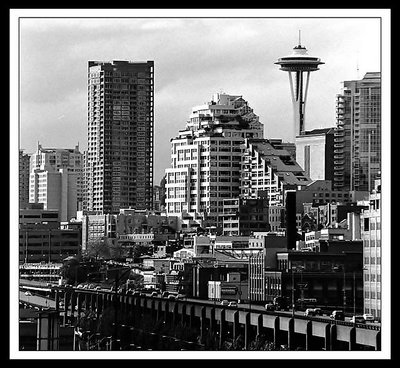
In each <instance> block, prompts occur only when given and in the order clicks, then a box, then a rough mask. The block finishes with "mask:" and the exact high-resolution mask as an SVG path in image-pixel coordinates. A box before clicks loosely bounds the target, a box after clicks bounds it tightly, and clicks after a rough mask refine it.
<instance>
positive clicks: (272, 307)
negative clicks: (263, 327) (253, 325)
mask: <svg viewBox="0 0 400 368" xmlns="http://www.w3.org/2000/svg"><path fill="white" fill-rule="evenodd" d="M265 310H267V311H274V310H275V305H274V304H273V303H267V304H265Z"/></svg>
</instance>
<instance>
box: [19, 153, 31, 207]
mask: <svg viewBox="0 0 400 368" xmlns="http://www.w3.org/2000/svg"><path fill="white" fill-rule="evenodd" d="M29 162H30V155H28V154H26V153H24V151H23V150H19V182H18V183H19V208H24V207H25V206H26V205H27V204H28V203H29Z"/></svg>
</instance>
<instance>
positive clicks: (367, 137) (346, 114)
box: [333, 72, 381, 192]
mask: <svg viewBox="0 0 400 368" xmlns="http://www.w3.org/2000/svg"><path fill="white" fill-rule="evenodd" d="M336 117H337V118H336V119H337V121H336V124H337V126H336V129H335V146H334V154H333V158H334V188H335V189H341V190H351V191H369V192H370V191H371V190H372V187H373V183H374V180H375V179H376V178H377V176H378V175H380V171H381V74H380V73H379V72H373V73H366V74H365V76H364V78H363V79H361V80H353V81H345V82H343V91H342V93H341V94H339V95H337V97H336Z"/></svg>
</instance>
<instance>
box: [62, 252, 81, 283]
mask: <svg viewBox="0 0 400 368" xmlns="http://www.w3.org/2000/svg"><path fill="white" fill-rule="evenodd" d="M60 273H61V276H62V277H63V279H64V280H65V283H66V284H71V285H73V284H79V283H81V282H83V281H86V269H85V268H83V267H81V266H80V263H79V261H78V259H77V258H75V257H68V258H66V259H65V260H64V264H63V265H62V267H61V269H60Z"/></svg>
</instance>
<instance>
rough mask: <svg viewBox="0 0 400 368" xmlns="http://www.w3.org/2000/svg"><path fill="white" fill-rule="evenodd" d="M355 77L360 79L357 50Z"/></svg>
mask: <svg viewBox="0 0 400 368" xmlns="http://www.w3.org/2000/svg"><path fill="white" fill-rule="evenodd" d="M357 79H360V68H359V65H358V51H357Z"/></svg>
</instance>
